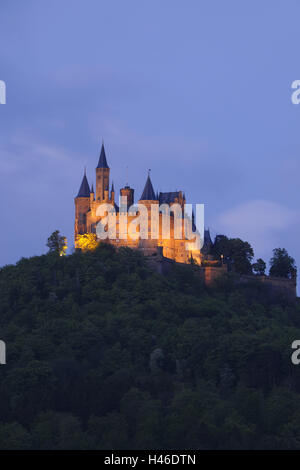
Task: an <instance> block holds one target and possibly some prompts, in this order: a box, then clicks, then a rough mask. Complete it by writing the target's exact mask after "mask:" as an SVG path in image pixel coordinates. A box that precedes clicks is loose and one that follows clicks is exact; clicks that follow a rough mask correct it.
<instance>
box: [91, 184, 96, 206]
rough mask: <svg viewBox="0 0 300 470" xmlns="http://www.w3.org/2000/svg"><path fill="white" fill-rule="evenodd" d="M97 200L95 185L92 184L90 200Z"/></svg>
mask: <svg viewBox="0 0 300 470" xmlns="http://www.w3.org/2000/svg"><path fill="white" fill-rule="evenodd" d="M94 200H95V193H94V185H93V184H92V188H91V193H90V202H93V201H94Z"/></svg>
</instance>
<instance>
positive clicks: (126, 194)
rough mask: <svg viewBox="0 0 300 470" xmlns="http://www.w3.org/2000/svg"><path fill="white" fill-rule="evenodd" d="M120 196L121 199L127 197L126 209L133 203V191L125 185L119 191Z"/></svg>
mask: <svg viewBox="0 0 300 470" xmlns="http://www.w3.org/2000/svg"><path fill="white" fill-rule="evenodd" d="M120 195H121V196H122V197H127V207H130V206H132V205H133V203H134V189H132V188H130V186H128V185H126V186H124V188H121V189H120Z"/></svg>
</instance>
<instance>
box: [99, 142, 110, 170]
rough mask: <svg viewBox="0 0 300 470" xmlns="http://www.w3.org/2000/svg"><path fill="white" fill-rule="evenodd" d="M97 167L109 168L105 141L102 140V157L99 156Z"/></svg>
mask: <svg viewBox="0 0 300 470" xmlns="http://www.w3.org/2000/svg"><path fill="white" fill-rule="evenodd" d="M97 168H109V166H108V164H107V160H106V155H105V149H104V143H103V141H102V146H101V152H100V157H99V162H98V166H97Z"/></svg>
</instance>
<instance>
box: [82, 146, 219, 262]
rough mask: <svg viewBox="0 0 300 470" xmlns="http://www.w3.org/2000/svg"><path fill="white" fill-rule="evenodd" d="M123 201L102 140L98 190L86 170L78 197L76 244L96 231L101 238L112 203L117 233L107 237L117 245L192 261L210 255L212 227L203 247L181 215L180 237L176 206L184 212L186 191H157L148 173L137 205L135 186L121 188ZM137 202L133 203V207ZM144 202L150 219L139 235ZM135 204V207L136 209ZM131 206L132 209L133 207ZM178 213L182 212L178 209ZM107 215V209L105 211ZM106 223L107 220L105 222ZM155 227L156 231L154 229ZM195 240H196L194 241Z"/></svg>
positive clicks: (178, 259)
mask: <svg viewBox="0 0 300 470" xmlns="http://www.w3.org/2000/svg"><path fill="white" fill-rule="evenodd" d="M120 198H122V199H121V201H125V206H124V205H123V203H122V206H118V205H117V203H116V198H115V189H114V184H111V185H110V168H109V166H108V164H107V159H106V154H105V149H104V145H103V144H102V148H101V152H100V157H99V161H98V165H97V168H96V186H95V191H94V187H93V185H92V186H91V187H90V185H89V183H88V180H87V177H86V174H84V176H83V179H82V183H81V186H80V189H79V192H78V194H77V196H76V197H75V247H76V248H80V238H81V236H82V235H85V234H94V237H95V238H96V236H97V238H98V241H99V242H100V241H101V239H100V238H99V236H98V234H99V232H98V225H99V223H100V225H101V223H102V222H103V221H104V220H105V219H104V213H105V208H107V207H108V205H110V207H111V208H112V212H113V213H114V214H113V217H114V220H115V227H116V232H115V236H114V237H109V238H107V239H106V240H105V241H106V242H108V243H111V244H113V245H114V246H116V247H121V246H127V247H130V248H134V249H139V250H142V251H143V252H144V254H145V255H148V256H151V255H153V254H155V253H157V251H160V253H162V255H163V256H164V257H165V258H169V259H171V260H174V261H176V262H180V263H190V262H191V260H193V261H194V262H195V263H196V264H199V265H200V264H201V259H202V258H203V257H204V256H207V255H208V253H209V249H210V246H211V244H212V242H211V238H210V235H209V232H208V230H205V232H204V245H203V247H202V249H201V250H200V246H201V244H200V242H199V237H200V235H199V234H198V233H197V234H194V235H195V236H196V237H197V240H198V243H195V242H194V240H196V238H194V239H193V238H192V237H191V236H190V237H189V238H190V240H189V239H188V238H187V237H186V236H185V235H184V234H185V233H186V230H185V224H186V220H188V219H186V220H184V217H183V216H182V218H181V219H180V220H181V222H180V224H181V229H182V230H181V233H182V235H181V236H180V237H178V236H177V235H178V231H177V230H178V225H176V221H177V219H176V217H177V215H176V212H175V210H174V207H176V208H177V209H179V210H180V212H181V214H184V206H185V203H186V199H185V194H184V193H183V192H182V191H175V192H160V193H155V191H154V189H153V185H152V182H151V179H150V174H148V177H147V181H146V184H145V187H144V190H143V193H142V195H141V197H140V199H139V200H138V204H137V206H134V204H135V203H134V189H133V188H131V187H129V186H128V185H126V186H124V187H123V188H121V189H120ZM118 202H119V201H118ZM132 206H133V207H132ZM140 206H144V208H145V209H144V211H146V216H145V218H146V220H148V222H149V223H148V228H147V232H148V233H146V235H145V233H144V236H143V237H137V236H136V233H137V232H138V231H139V230H141V229H140V227H139V226H138V224H137V222H136V221H137V214H139V213H140V211H139V208H140ZM134 207H135V209H136V210H135V211H134V210H133V209H134ZM130 208H131V209H130ZM153 209H154V213H156V214H157V218H156V221H157V223H156V226H155V228H154V232H155V234H154V236H153V223H152V225H151V223H150V222H152V221H153V218H152V217H153V216H152V215H151V212H152V210H153ZM166 211H167V212H168V213H169V214H170V217H169V233H168V236H165V233H166V232H165V231H164V228H163V224H164V219H163V213H166ZM177 214H178V213H177ZM105 215H107V213H106V214H105ZM189 220H190V227H191V230H193V231H194V230H195V226H194V222H193V220H191V218H190V219H189ZM103 225H105V223H104V222H103ZM151 230H152V232H151ZM192 240H193V242H192Z"/></svg>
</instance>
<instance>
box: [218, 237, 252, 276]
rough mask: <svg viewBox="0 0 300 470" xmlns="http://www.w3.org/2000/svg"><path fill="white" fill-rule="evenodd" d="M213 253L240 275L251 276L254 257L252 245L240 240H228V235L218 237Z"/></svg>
mask: <svg viewBox="0 0 300 470" xmlns="http://www.w3.org/2000/svg"><path fill="white" fill-rule="evenodd" d="M212 253H213V254H214V255H215V256H217V257H219V258H221V257H223V258H224V260H225V261H227V262H229V263H230V264H231V265H232V267H233V269H234V270H235V271H236V272H238V273H240V274H251V272H252V266H251V261H252V259H253V256H254V251H253V248H252V247H251V245H250V243H248V242H245V241H243V240H241V239H240V238H228V237H226V235H217V236H216V238H215V241H214V244H213V247H212Z"/></svg>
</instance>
